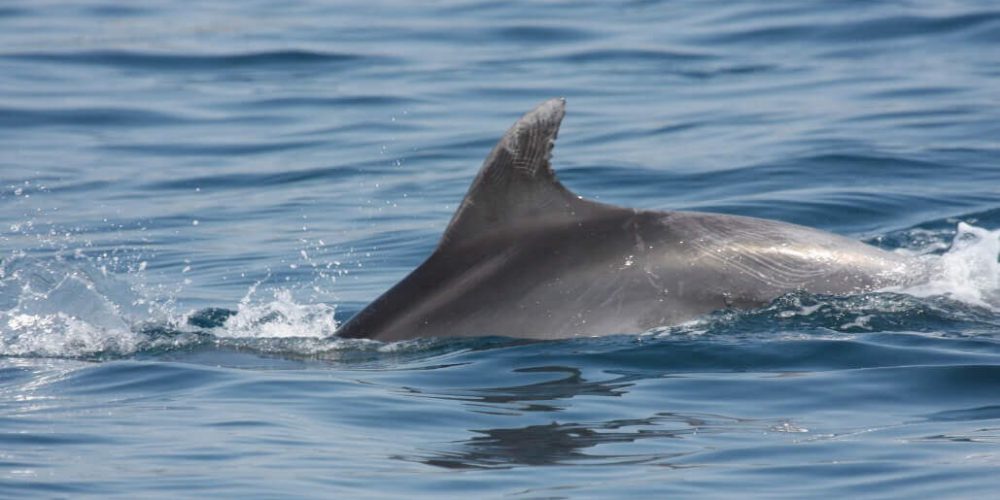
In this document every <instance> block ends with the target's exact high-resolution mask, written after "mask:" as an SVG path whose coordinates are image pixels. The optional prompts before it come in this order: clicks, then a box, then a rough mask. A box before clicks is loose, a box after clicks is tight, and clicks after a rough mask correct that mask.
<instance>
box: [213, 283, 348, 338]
mask: <svg viewBox="0 0 1000 500" xmlns="http://www.w3.org/2000/svg"><path fill="white" fill-rule="evenodd" d="M257 286H258V284H255V285H254V286H252V287H251V288H250V291H249V292H248V293H247V295H246V296H245V297H243V300H241V301H240V304H239V306H238V309H237V310H236V314H234V315H232V316H230V317H229V318H228V319H226V321H225V323H224V324H223V325H222V326H221V327H219V328H215V329H213V330H212V333H213V334H214V335H215V336H216V337H228V338H234V337H238V338H248V337H249V338H288V337H311V338H323V337H329V336H331V335H333V333H334V332H336V330H337V322H336V320H334V311H335V308H334V306H331V305H326V304H307V305H302V304H298V303H296V302H295V300H294V299H293V298H292V293H291V291H290V290H288V289H283V288H282V289H278V290H275V291H274V292H273V293H274V295H273V299H272V300H266V301H261V302H254V301H253V297H254V295H255V294H256V291H257Z"/></svg>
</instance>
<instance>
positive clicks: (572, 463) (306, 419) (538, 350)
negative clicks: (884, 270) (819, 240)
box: [0, 0, 1000, 498]
mask: <svg viewBox="0 0 1000 500" xmlns="http://www.w3.org/2000/svg"><path fill="white" fill-rule="evenodd" d="M998 54H1000V7H998V5H997V4H996V3H995V2H992V1H985V0H983V1H974V0H964V1H962V0H955V1H946V2H943V1H937V0H933V1H932V0H901V1H884V2H861V1H840V0H837V1H834V0H827V1H814V2H800V1H791V0H788V1H773V2H754V1H670V2H666V1H665V2H658V1H634V2H606V1H572V2H570V1H550V2H520V1H514V2H511V1H504V2H496V1H440V2H404V1H398V0H397V1H381V0H374V1H367V2H354V1H342V2H318V1H315V0H303V1H293V2H259V1H251V2H235V1H228V2H226V1H215V2H212V1H206V2H196V3H190V2H166V1H149V2H138V3H131V2H130V3H123V2H111V1H106V2H102V1H86V0H81V1H72V2H64V1H49V0H40V1H31V2H29V1H20V2H18V1H13V2H7V3H5V4H3V6H0V496H2V497H5V498H26V497H88V496H90V497H109V496H117V497H127V498H139V497H141V498H156V497H164V498H165V497H169V498H174V497H203V496H224V497H237V496H239V497H279V496H280V497H314V498H329V497H333V496H339V497H345V498H382V497H409V498H441V497H470V496H473V495H474V496H476V497H485V498H498V497H505V498H621V497H636V498H643V497H664V496H687V497H741V498H742V497H747V496H757V497H790V498H802V497H824V498H831V497H843V496H850V497H855V498H868V497H972V496H986V495H994V494H995V493H996V491H997V489H998V488H1000V266H998V263H997V257H998V254H1000V242H998V234H1000V232H998V229H1000V84H998V83H997V82H998V79H1000V55H998ZM555 96H565V97H566V98H567V100H568V114H567V117H566V120H565V121H564V124H563V128H562V131H561V134H560V139H559V143H558V145H557V147H556V150H555V159H554V165H555V167H556V170H557V172H558V174H559V176H560V178H561V179H562V180H563V181H564V183H565V184H566V185H567V186H569V187H570V188H571V189H573V190H575V191H577V192H578V193H580V194H582V195H585V196H587V197H591V198H595V199H598V200H601V201H604V202H609V203H616V204H621V205H628V206H634V207H642V208H651V209H662V210H668V209H688V210H702V211H714V212H724V213H732V214H741V215H750V216H758V217H766V218H772V219H777V220H782V221H788V222H794V223H798V224H804V225H808V226H813V227H819V228H822V229H825V230H828V231H832V232H836V233H839V234H844V235H847V236H850V237H853V238H856V239H859V240H863V241H866V242H869V243H871V244H873V245H877V246H880V247H882V248H885V249H887V250H891V251H897V252H908V253H915V254H920V255H922V256H923V257H922V258H925V259H928V260H933V261H935V262H936V263H937V267H938V269H939V271H938V273H937V274H936V275H935V277H934V279H933V281H932V282H931V283H928V284H926V285H924V286H921V287H917V288H911V289H908V290H885V291H881V292H878V293H870V294H864V295H857V296H848V297H825V296H812V295H808V294H792V295H789V296H785V297H781V298H779V299H777V300H775V301H774V302H773V303H772V304H769V305H768V306H766V307H763V308H761V309H758V310H754V311H719V312H717V313H714V314H712V315H709V316H707V317H705V318H702V319H700V320H698V321H695V322H693V323H690V324H686V325H681V326H672V327H665V328H660V329H657V330H654V331H651V332H642V333H636V334H633V335H617V336H610V337H603V338H578V339H572V340H565V341H553V342H525V341H519V340H516V339H504V338H487V339H475V340H454V339H452V340H434V339H424V340H415V341H408V342H400V343H392V344H383V343H378V342H373V341H354V340H352V341H347V340H340V339H338V338H337V337H336V329H337V325H338V324H339V323H341V322H343V321H344V320H346V319H347V318H349V317H350V316H351V315H352V314H353V313H355V312H357V311H359V310H360V309H361V308H362V307H364V305H365V304H366V303H367V302H368V301H369V300H371V299H372V298H374V297H375V296H377V295H378V294H380V293H381V292H382V291H384V290H385V289H387V288H388V287H390V286H391V285H392V284H394V283H395V282H396V281H397V280H398V279H399V278H401V277H402V276H403V275H405V273H407V272H408V271H409V270H410V269H412V268H413V267H415V266H416V265H417V264H419V263H420V262H421V261H422V259H423V258H424V257H425V256H426V255H428V254H429V252H430V251H431V250H432V249H433V247H434V246H435V244H436V242H437V238H438V237H439V235H440V233H441V231H442V230H443V228H444V227H445V225H446V224H447V222H448V219H449V217H450V216H451V214H452V212H453V210H454V209H455V207H456V204H457V203H458V202H459V201H460V200H461V197H462V195H463V194H464V192H465V189H466V188H467V187H468V184H469V183H470V182H471V180H472V177H473V176H474V175H475V172H476V170H477V169H478V167H479V165H480V164H481V162H482V160H483V158H484V157H485V155H486V154H487V153H488V151H489V150H490V148H491V147H492V145H493V144H494V142H495V141H496V140H497V139H498V138H499V137H500V135H501V134H502V133H503V131H504V130H505V129H506V128H507V127H508V126H509V125H510V124H511V123H512V122H513V121H514V120H515V119H516V118H517V117H518V116H519V115H520V114H521V113H523V112H525V111H527V110H528V109H530V108H531V107H532V106H534V105H535V104H536V103H537V102H539V101H541V100H544V99H547V98H550V97H555Z"/></svg>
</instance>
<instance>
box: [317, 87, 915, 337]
mask: <svg viewBox="0 0 1000 500" xmlns="http://www.w3.org/2000/svg"><path fill="white" fill-rule="evenodd" d="M565 106H566V104H565V101H564V100H563V99H552V100H549V101H546V102H544V103H542V104H540V105H539V106H538V107H536V108H535V109H534V110H532V111H531V112H529V113H527V114H526V115H524V116H523V117H522V118H521V119H520V120H518V121H517V123H515V124H514V126H513V127H511V128H510V130H508V131H507V133H506V134H504V136H503V137H502V138H501V139H500V142H499V143H498V144H497V145H496V147H495V148H494V149H493V151H492V152H491V153H490V155H489V157H487V158H486V161H485V163H484V164H483V167H482V169H481V170H480V171H479V174H478V175H477V176H476V178H475V180H474V181H473V183H472V186H471V187H470V188H469V192H468V194H466V196H465V199H464V200H463V201H462V204H461V206H460V207H459V208H458V210H457V211H456V212H455V215H454V216H453V217H452V219H451V223H450V224H449V225H448V228H447V229H446V230H445V232H444V236H443V237H442V238H441V241H440V243H439V244H438V247H437V249H436V250H434V253H432V254H431V256H430V257H428V258H427V260H426V261H425V262H424V263H423V264H421V265H420V267H418V268H417V269H415V270H414V271H413V272H412V273H410V275H409V276H407V277H406V278H404V279H403V280H402V281H400V282H399V283H398V284H397V285H396V286H394V287H392V289H390V290H389V291H387V292H385V293H384V294H383V295H382V296H381V297H379V298H378V299H376V300H375V301H374V302H372V303H371V304H369V305H368V307H366V308H365V309H364V310H362V311H361V312H359V313H358V314H356V315H355V316H354V317H353V318H351V319H350V320H349V321H348V322H347V323H345V324H344V325H343V326H342V327H340V329H339V330H338V332H337V334H338V335H339V336H340V337H344V338H370V339H377V340H382V341H395V340H402V339H411V338H417V337H473V336H494V335H495V336H507V337H522V338H532V339H558V338H568V337H575V336H596V335H608V334H620V333H638V332H643V331H646V330H649V329H652V328H655V327H659V326H669V325H676V324H679V323H682V322H685V321H689V320H692V319H695V318H697V317H698V316H701V315H704V314H706V313H709V312H712V311H715V310H719V309H726V308H753V307H759V306H762V305H765V304H767V303H768V302H770V301H771V300H773V299H775V298H777V297H779V296H781V295H783V294H786V293H789V292H793V291H805V292H810V293H816V294H833V295H846V294H855V293H860V292H866V291H871V290H875V289H879V288H884V287H887V286H892V285H900V284H906V283H910V282H913V281H916V280H918V279H920V276H922V275H923V274H924V272H925V270H924V269H923V265H922V264H921V262H920V261H917V260H915V259H911V258H907V257H904V256H902V255H898V254H894V253H890V252H885V251H882V250H879V249H877V248H875V247H872V246H869V245H866V244H863V243H860V242H858V241H854V240H850V239H847V238H844V237H841V236H837V235H834V234H830V233H827V232H823V231H819V230H816V229H811V228H807V227H803V226H798V225H794V224H787V223H783V222H776V221H770V220H764V219H756V218H751V217H740V216H734V215H722V214H712V213H698V212H655V211H647V210H637V209H632V208H623V207H617V206H613V205H606V204H603V203H597V202H594V201H590V200H585V199H583V198H581V197H580V196H577V195H576V194H574V193H572V192H571V191H569V190H568V189H566V188H565V187H563V185H562V184H561V183H560V182H559V181H558V180H557V179H556V176H555V173H554V172H553V170H552V167H551V165H550V163H549V160H550V157H551V151H552V148H553V145H554V143H555V139H556V134H557V132H558V131H559V124H560V123H561V122H562V118H563V115H564V114H565Z"/></svg>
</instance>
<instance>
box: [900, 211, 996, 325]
mask: <svg viewBox="0 0 1000 500" xmlns="http://www.w3.org/2000/svg"><path fill="white" fill-rule="evenodd" d="M998 255H1000V230H994V231H990V230H988V229H983V228H980V227H976V226H973V225H970V224H966V223H964V222H960V223H958V228H957V230H956V234H955V237H954V238H953V239H952V242H951V246H950V248H948V250H947V251H946V252H945V253H944V254H942V255H925V256H924V257H923V258H924V259H926V260H928V261H929V262H930V264H931V267H932V268H933V270H934V271H933V273H932V276H931V279H930V280H929V281H927V282H926V283H921V284H918V285H914V286H909V287H905V288H901V289H899V290H898V291H900V292H902V293H906V294H909V295H913V296H916V297H938V296H943V297H948V298H951V299H954V300H957V301H960V302H964V303H966V304H971V305H974V306H979V307H985V308H988V309H991V310H993V311H1000V263H998V261H997V258H998Z"/></svg>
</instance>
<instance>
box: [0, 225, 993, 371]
mask: <svg viewBox="0 0 1000 500" xmlns="http://www.w3.org/2000/svg"><path fill="white" fill-rule="evenodd" d="M951 227H954V226H951ZM903 233H904V234H903V236H902V239H903V240H904V241H907V242H909V244H907V245H903V246H904V247H906V248H903V249H900V250H897V251H901V252H907V253H910V254H914V255H917V256H918V258H920V259H924V260H926V261H927V262H928V265H929V267H930V268H932V269H933V272H932V276H931V279H930V280H928V281H926V282H925V283H922V284H919V285H915V286H910V287H906V288H900V289H895V290H883V291H880V292H877V293H869V294H860V295H855V296H849V297H826V296H814V295H809V294H790V295H788V296H785V297H781V298H779V299H777V300H775V301H774V302H772V303H771V304H769V305H768V306H766V307H764V308H760V309H757V310H753V311H721V312H719V313H716V314H713V315H709V316H707V317H705V318H701V319H699V320H696V321H694V322H692V323H689V324H685V325H678V326H674V327H668V328H662V329H657V330H655V331H653V332H649V333H658V334H674V333H686V334H698V333H710V334H711V333H720V334H725V335H730V334H732V333H734V332H736V333H740V332H747V331H760V332H762V333H763V332H766V334H767V335H772V336H773V335H774V332H775V330H782V331H788V332H795V331H805V330H811V329H816V328H819V329H821V330H824V331H828V332H834V333H836V332H840V333H851V332H864V331H902V330H905V331H928V332H941V331H947V330H949V329H951V328H954V327H955V326H956V325H958V324H962V325H963V328H965V331H979V330H982V331H995V325H996V324H997V323H998V321H1000V320H998V318H997V312H998V311H1000V263H998V260H997V259H998V255H1000V230H993V231H991V230H988V229H984V228H980V227H976V226H973V225H970V224H966V223H959V224H958V225H957V229H954V230H952V229H946V228H944V227H939V228H937V229H936V230H928V229H921V228H914V229H910V230H908V231H905V232H903ZM143 272H145V266H144V265H143V262H138V261H137V263H136V265H135V266H129V267H128V268H126V269H124V270H122V271H120V272H114V271H110V270H108V269H107V268H106V267H105V266H103V265H101V262H97V261H93V260H88V259H86V258H81V259H76V260H74V259H44V258H35V257H29V256H26V255H24V254H23V253H21V254H15V255H12V256H11V257H8V258H6V259H4V260H3V261H0V356H18V357H60V358H89V359H93V358H101V359H104V358H114V357H128V356H132V355H135V354H136V353H141V352H147V351H150V350H174V349H188V348H192V347H193V346H199V345H201V346H207V347H208V348H227V347H232V348H239V349H241V350H250V351H254V352H259V353H263V354H269V353H270V354H274V353H280V354H281V355H290V356H293V357H295V356H309V357H322V358H324V359H332V358H337V359H340V358H343V357H345V356H347V357H351V356H355V357H356V356H358V355H360V353H362V352H369V351H372V352H378V353H380V355H400V354H402V355H408V354H407V353H409V352H411V351H417V352H423V353H426V352H427V351H428V349H429V350H432V351H433V350H434V349H433V348H430V347H428V345H437V344H433V343H432V344H425V343H422V342H420V341H416V342H409V343H391V344H382V343H374V344H372V345H370V344H369V343H366V342H364V341H349V340H343V339H338V338H337V337H336V335H335V334H336V330H337V326H338V325H337V322H336V320H335V319H334V312H335V306H334V305H332V304H327V303H324V302H321V301H319V300H317V299H315V297H314V298H311V299H310V298H307V299H306V300H300V299H297V298H296V293H295V291H294V290H292V289H289V288H282V287H277V286H271V285H269V284H267V283H268V278H265V279H263V280H261V281H259V282H257V283H254V284H253V285H251V286H250V287H249V289H248V290H247V292H246V294H245V295H244V297H243V298H242V299H241V300H240V301H239V302H238V303H237V305H236V308H235V310H233V309H225V308H208V309H200V310H195V311H185V312H181V311H179V310H178V306H177V305H176V303H175V300H174V299H175V297H176V295H177V293H179V292H178V290H173V289H170V288H169V287H167V288H163V287H148V286H142V284H141V282H142V279H141V276H142V273H143ZM136 282H138V285H137V284H136ZM312 285H313V286H316V283H313V284H312ZM324 290H325V288H324ZM449 345H450V344H449ZM397 351H398V352H397Z"/></svg>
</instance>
